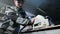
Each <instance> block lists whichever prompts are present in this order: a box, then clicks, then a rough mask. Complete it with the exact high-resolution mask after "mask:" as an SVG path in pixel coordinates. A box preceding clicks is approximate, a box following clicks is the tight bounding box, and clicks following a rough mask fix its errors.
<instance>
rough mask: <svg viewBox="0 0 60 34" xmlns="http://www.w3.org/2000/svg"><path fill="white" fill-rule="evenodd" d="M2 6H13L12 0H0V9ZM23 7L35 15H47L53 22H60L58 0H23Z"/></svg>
mask: <svg viewBox="0 0 60 34" xmlns="http://www.w3.org/2000/svg"><path fill="white" fill-rule="evenodd" d="M4 6H14V4H13V1H12V0H0V10H1V8H2V7H4ZM37 8H40V9H41V10H43V11H39V10H37ZM24 9H25V10H27V11H29V12H31V13H33V14H35V15H37V14H42V15H49V16H50V17H51V18H52V19H53V21H54V23H55V24H60V0H25V4H24ZM44 13H47V14H44Z"/></svg>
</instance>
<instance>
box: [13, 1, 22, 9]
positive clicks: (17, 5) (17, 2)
mask: <svg viewBox="0 0 60 34" xmlns="http://www.w3.org/2000/svg"><path fill="white" fill-rule="evenodd" d="M14 4H15V6H16V7H18V8H22V6H23V1H18V0H14Z"/></svg>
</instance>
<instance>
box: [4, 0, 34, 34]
mask: <svg viewBox="0 0 60 34" xmlns="http://www.w3.org/2000/svg"><path fill="white" fill-rule="evenodd" d="M13 1H14V4H15V7H7V8H6V10H5V14H6V15H8V17H9V18H10V19H11V20H12V21H13V22H14V24H13V26H12V27H13V28H16V30H15V33H13V34H17V31H18V30H19V28H20V27H19V26H20V24H18V23H17V22H16V21H17V20H18V17H20V18H22V19H23V18H24V19H25V18H27V19H29V20H30V18H31V16H34V15H31V16H30V15H28V14H27V13H28V12H25V11H24V10H23V8H22V6H23V4H24V0H13ZM28 16H30V17H28ZM22 22H23V20H22ZM22 22H21V23H22Z"/></svg>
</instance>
